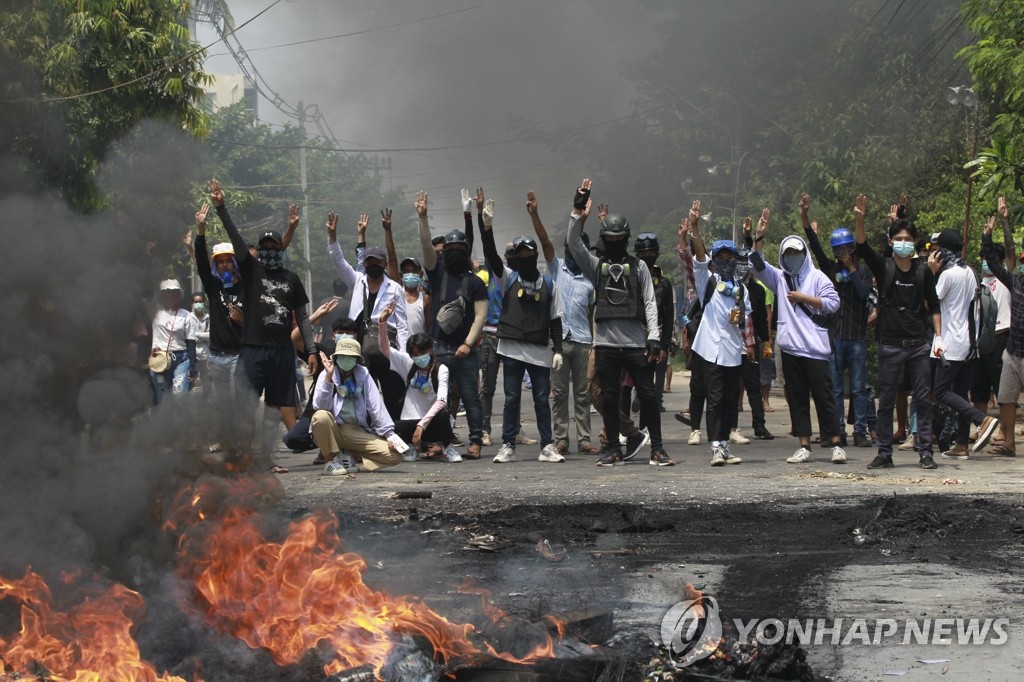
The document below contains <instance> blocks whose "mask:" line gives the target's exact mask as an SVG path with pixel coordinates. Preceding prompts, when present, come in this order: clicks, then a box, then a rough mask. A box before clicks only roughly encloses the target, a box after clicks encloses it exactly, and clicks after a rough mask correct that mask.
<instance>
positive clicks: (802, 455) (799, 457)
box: [786, 445, 811, 464]
mask: <svg viewBox="0 0 1024 682" xmlns="http://www.w3.org/2000/svg"><path fill="white" fill-rule="evenodd" d="M810 459H811V451H810V450H808V449H807V448H805V447H804V446H802V445H801V446H800V449H799V450H797V451H796V452H794V453H793V454H792V455H790V456H789V457H787V458H786V461H787V462H789V463H790V464H803V463H804V462H809V461H810Z"/></svg>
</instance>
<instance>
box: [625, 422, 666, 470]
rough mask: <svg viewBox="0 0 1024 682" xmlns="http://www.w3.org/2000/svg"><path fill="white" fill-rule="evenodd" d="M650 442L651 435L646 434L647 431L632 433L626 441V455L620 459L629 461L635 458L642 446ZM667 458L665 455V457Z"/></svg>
mask: <svg viewBox="0 0 1024 682" xmlns="http://www.w3.org/2000/svg"><path fill="white" fill-rule="evenodd" d="M650 442H651V434H649V433H648V432H647V429H646V428H644V429H641V430H639V431H637V432H636V433H634V434H633V435H632V436H630V437H629V438H627V439H626V455H625V456H624V457H623V458H622V460H623V461H627V462H628V461H629V460H631V459H633V458H634V457H636V456H637V454H638V453H639V452H640V450H641V448H643V446H645V445H647V444H648V443H650ZM666 456H667V455H666Z"/></svg>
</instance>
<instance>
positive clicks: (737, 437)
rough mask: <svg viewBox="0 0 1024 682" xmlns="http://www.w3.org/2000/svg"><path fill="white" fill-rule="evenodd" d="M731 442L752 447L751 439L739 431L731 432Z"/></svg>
mask: <svg viewBox="0 0 1024 682" xmlns="http://www.w3.org/2000/svg"><path fill="white" fill-rule="evenodd" d="M729 442H730V443H735V444H736V445H750V439H749V438H747V437H746V436H744V435H743V434H742V433H740V430H739V429H733V430H732V431H730V432H729Z"/></svg>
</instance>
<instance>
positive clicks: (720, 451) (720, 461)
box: [711, 445, 725, 467]
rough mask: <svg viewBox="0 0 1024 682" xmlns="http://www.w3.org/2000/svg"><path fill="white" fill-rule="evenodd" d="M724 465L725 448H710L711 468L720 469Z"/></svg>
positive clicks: (716, 446)
mask: <svg viewBox="0 0 1024 682" xmlns="http://www.w3.org/2000/svg"><path fill="white" fill-rule="evenodd" d="M724 465H725V448H723V447H722V446H721V445H712V446H711V466H713V467H720V466H724Z"/></svg>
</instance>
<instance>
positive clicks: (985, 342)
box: [967, 273, 999, 357]
mask: <svg viewBox="0 0 1024 682" xmlns="http://www.w3.org/2000/svg"><path fill="white" fill-rule="evenodd" d="M975 278H977V273H975ZM976 317H977V321H976V320H975V318H976ZM998 317H999V306H998V304H997V303H996V299H995V297H994V296H993V295H992V291H991V290H990V289H989V288H988V287H987V286H985V285H984V284H982V283H981V281H980V280H979V281H978V286H977V288H976V289H975V290H974V301H973V302H972V303H971V314H970V315H969V316H968V319H967V326H968V328H969V330H970V333H971V354H972V357H978V356H982V355H991V354H992V353H994V352H996V350H997V348H998V345H997V343H996V318H998ZM976 325H977V327H976Z"/></svg>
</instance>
